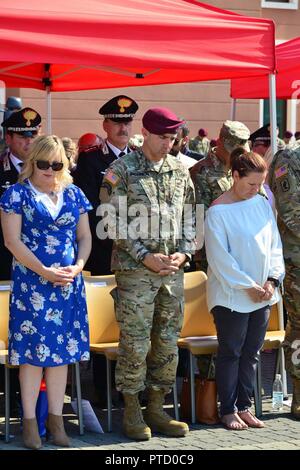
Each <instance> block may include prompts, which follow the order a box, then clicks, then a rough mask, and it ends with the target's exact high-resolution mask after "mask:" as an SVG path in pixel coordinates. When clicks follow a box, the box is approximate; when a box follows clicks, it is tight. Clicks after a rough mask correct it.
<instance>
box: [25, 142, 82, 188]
mask: <svg viewBox="0 0 300 470" xmlns="http://www.w3.org/2000/svg"><path fill="white" fill-rule="evenodd" d="M53 155H55V157H57V158H58V160H59V161H61V162H62V163H63V165H64V166H63V169H62V170H61V171H57V172H56V173H55V176H56V188H55V189H56V191H58V190H63V189H64V188H66V187H67V186H69V184H71V183H72V182H73V178H72V176H71V175H70V172H69V160H68V159H67V157H66V153H65V149H64V146H63V143H62V141H61V139H60V138H59V137H57V136H56V135H41V136H39V137H37V138H36V139H34V141H33V142H32V144H31V146H30V152H29V157H28V159H27V160H26V161H25V163H24V166H23V168H22V171H21V173H20V176H19V179H18V181H19V183H23V182H24V181H25V180H26V179H28V178H30V177H31V176H32V174H33V169H34V163H35V162H36V161H37V160H45V161H49V160H50V159H51V158H52V157H53Z"/></svg>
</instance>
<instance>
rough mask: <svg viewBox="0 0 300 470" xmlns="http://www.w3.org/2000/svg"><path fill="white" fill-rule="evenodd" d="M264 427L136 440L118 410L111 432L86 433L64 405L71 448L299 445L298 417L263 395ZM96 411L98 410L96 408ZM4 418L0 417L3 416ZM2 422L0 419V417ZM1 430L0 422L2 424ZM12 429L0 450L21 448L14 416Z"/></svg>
mask: <svg viewBox="0 0 300 470" xmlns="http://www.w3.org/2000/svg"><path fill="white" fill-rule="evenodd" d="M263 408H264V420H265V422H266V425H267V426H266V427H265V428H264V429H247V430H244V431H228V430H226V429H224V428H223V427H222V426H221V425H216V426H204V425H198V424H197V425H194V426H191V427H190V433H189V435H188V436H186V437H185V438H168V437H164V436H160V435H158V434H155V435H154V436H153V437H152V439H151V440H150V441H146V442H135V441H131V440H129V439H127V438H125V437H124V436H123V435H122V432H121V420H122V416H121V411H120V410H114V412H113V430H114V432H112V433H104V434H95V433H88V432H87V433H85V435H84V436H79V435H78V427H77V424H76V420H75V416H74V415H72V414H71V412H70V413H69V411H70V406H69V405H66V406H65V421H66V428H67V431H68V433H69V435H70V437H71V438H72V447H71V449H73V450H90V449H93V450H102V451H122V450H128V451H133V450H158V451H167V450H178V449H180V451H181V452H185V451H191V450H202V449H205V450H249V449H251V450H299V449H300V421H296V420H294V419H292V418H291V417H290V413H289V408H288V407H286V406H285V407H284V410H283V411H282V412H280V413H276V414H274V413H271V412H270V411H269V410H270V408H271V401H270V399H264V402H263ZM96 411H97V410H96ZM97 415H98V417H99V420H100V422H101V424H102V427H103V428H104V429H105V428H106V419H105V418H106V415H105V412H103V411H97ZM2 421H3V420H2ZM0 422H1V421H0ZM1 428H2V431H3V426H1ZM11 432H12V434H15V437H14V438H13V439H12V441H11V442H10V443H9V444H5V443H4V442H3V441H0V450H21V449H23V447H22V441H21V436H20V430H19V423H18V421H17V420H14V421H13V424H12V425H11ZM43 449H46V450H50V449H57V447H55V446H52V445H50V444H48V443H45V446H44V447H43Z"/></svg>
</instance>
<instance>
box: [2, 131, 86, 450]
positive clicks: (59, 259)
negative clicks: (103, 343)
mask: <svg viewBox="0 0 300 470" xmlns="http://www.w3.org/2000/svg"><path fill="white" fill-rule="evenodd" d="M0 207H1V209H2V211H1V220H2V227H3V234H4V239H5V244H6V246H7V247H8V249H9V250H10V251H11V252H12V254H13V255H14V262H13V275H12V279H13V284H12V294H11V303H10V321H9V361H10V364H12V365H19V366H20V386H21V396H22V405H23V413H24V419H23V439H24V443H25V446H26V447H29V448H39V447H41V440H40V437H39V434H38V429H37V423H36V419H35V408H36V402H37V398H38V394H39V386H40V382H41V377H42V373H43V368H45V373H44V375H45V380H46V384H47V395H48V408H49V416H48V426H49V430H50V432H51V434H52V435H53V438H54V443H56V444H57V445H64V446H68V445H69V439H68V437H67V435H66V434H65V431H64V427H63V420H62V408H63V402H64V394H65V388H66V381H67V370H68V364H71V363H74V362H78V361H84V360H88V359H89V331H88V318H87V307H86V300H85V290H84V282H83V277H82V274H81V271H82V269H83V267H84V264H85V262H86V260H87V258H88V256H89V253H90V249H91V235H90V229H89V222H88V216H87V211H89V210H90V209H91V208H92V207H91V205H90V203H89V202H88V200H87V199H86V197H85V196H84V194H83V193H82V191H81V190H80V189H79V188H78V187H76V186H75V185H73V184H72V178H71V176H70V174H69V172H68V160H67V158H66V156H65V152H64V148H63V145H62V142H61V140H60V139H59V138H58V137H56V136H41V137H38V138H37V139H36V140H35V141H34V143H33V144H32V147H31V152H30V157H29V159H28V161H27V162H26V163H25V165H24V168H23V171H22V173H21V175H20V178H19V183H17V184H15V185H13V186H11V187H10V188H9V189H8V190H7V191H6V192H5V193H4V195H3V196H2V198H1V201H0Z"/></svg>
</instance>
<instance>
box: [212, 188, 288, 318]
mask: <svg viewBox="0 0 300 470" xmlns="http://www.w3.org/2000/svg"><path fill="white" fill-rule="evenodd" d="M205 247H206V254H207V260H208V264H209V269H208V281H207V303H208V308H209V310H211V309H212V308H213V307H215V306H216V305H221V306H223V307H227V308H229V309H231V310H235V311H237V312H251V311H254V310H258V309H259V308H262V307H264V306H266V305H268V304H269V305H273V304H274V303H276V302H278V300H279V298H280V294H279V292H278V289H275V292H274V295H273V297H272V299H271V300H266V301H263V302H259V303H256V302H253V301H252V300H251V299H250V297H249V296H248V294H247V292H246V289H248V288H251V287H253V286H254V285H255V284H259V285H260V286H263V285H264V283H265V282H266V280H267V278H268V277H274V278H276V279H279V280H280V281H282V279H283V277H284V273H285V270H284V260H283V254H282V245H281V240H280V235H279V232H278V228H277V224H276V221H275V218H274V215H273V212H272V209H271V206H270V204H269V203H268V201H267V200H266V199H265V198H264V197H262V196H260V195H257V196H254V197H253V198H251V199H247V200H245V201H240V202H236V203H233V204H217V205H215V206H212V207H210V208H209V209H208V211H207V213H206V219H205Z"/></svg>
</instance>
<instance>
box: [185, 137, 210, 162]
mask: <svg viewBox="0 0 300 470" xmlns="http://www.w3.org/2000/svg"><path fill="white" fill-rule="evenodd" d="M189 149H190V150H192V151H194V152H198V153H200V154H201V155H204V157H207V155H208V154H209V150H210V141H209V139H208V138H207V137H204V138H203V139H202V140H201V139H200V138H199V137H198V136H197V137H195V138H194V139H191V140H190V141H189Z"/></svg>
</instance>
